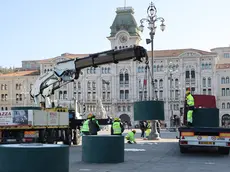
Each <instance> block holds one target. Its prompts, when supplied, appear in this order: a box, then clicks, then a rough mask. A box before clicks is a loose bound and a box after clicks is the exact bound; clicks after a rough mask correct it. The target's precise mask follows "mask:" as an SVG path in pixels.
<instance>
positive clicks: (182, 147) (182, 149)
mask: <svg viewBox="0 0 230 172" xmlns="http://www.w3.org/2000/svg"><path fill="white" fill-rule="evenodd" d="M187 152H188V148H186V147H184V146H180V153H187Z"/></svg>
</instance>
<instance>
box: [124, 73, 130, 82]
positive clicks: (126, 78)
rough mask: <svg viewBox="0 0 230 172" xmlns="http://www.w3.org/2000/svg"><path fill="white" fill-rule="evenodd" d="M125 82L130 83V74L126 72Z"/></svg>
mask: <svg viewBox="0 0 230 172" xmlns="http://www.w3.org/2000/svg"><path fill="white" fill-rule="evenodd" d="M125 84H129V74H128V73H125Z"/></svg>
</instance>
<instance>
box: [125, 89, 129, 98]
mask: <svg viewBox="0 0 230 172" xmlns="http://www.w3.org/2000/svg"><path fill="white" fill-rule="evenodd" d="M125 99H129V90H125Z"/></svg>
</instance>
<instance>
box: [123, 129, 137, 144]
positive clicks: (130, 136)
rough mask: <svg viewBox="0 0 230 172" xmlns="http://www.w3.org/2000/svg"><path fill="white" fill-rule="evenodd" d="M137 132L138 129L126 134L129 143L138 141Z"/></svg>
mask: <svg viewBox="0 0 230 172" xmlns="http://www.w3.org/2000/svg"><path fill="white" fill-rule="evenodd" d="M135 134H136V130H132V131H130V132H128V134H127V135H126V136H125V138H126V140H127V141H128V142H127V143H129V144H133V143H136V140H135Z"/></svg>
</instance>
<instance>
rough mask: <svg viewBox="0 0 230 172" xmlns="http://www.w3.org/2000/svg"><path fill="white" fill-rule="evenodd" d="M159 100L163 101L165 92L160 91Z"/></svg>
mask: <svg viewBox="0 0 230 172" xmlns="http://www.w3.org/2000/svg"><path fill="white" fill-rule="evenodd" d="M159 99H160V100H162V99H163V90H160V94H159Z"/></svg>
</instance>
